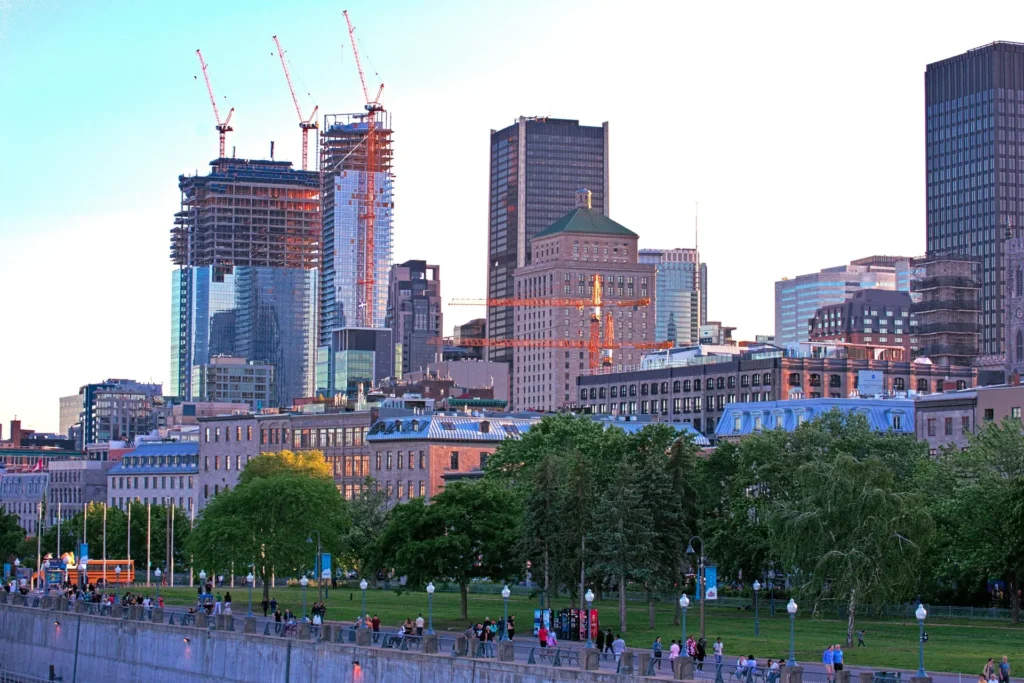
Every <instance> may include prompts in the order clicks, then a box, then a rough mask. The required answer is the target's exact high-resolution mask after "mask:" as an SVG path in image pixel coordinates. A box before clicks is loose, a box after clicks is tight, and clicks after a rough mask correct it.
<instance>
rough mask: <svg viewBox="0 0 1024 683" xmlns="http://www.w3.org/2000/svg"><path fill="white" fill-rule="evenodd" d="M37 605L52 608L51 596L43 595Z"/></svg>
mask: <svg viewBox="0 0 1024 683" xmlns="http://www.w3.org/2000/svg"><path fill="white" fill-rule="evenodd" d="M39 606H40V607H42V608H43V609H53V598H51V597H50V596H49V595H44V596H43V600H42V602H41V603H40V605H39Z"/></svg>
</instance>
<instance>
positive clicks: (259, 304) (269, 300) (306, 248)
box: [170, 159, 320, 406]
mask: <svg viewBox="0 0 1024 683" xmlns="http://www.w3.org/2000/svg"><path fill="white" fill-rule="evenodd" d="M210 166H211V171H210V173H209V174H208V175H205V176H200V175H194V176H184V175H183V176H179V178H178V187H179V189H180V190H181V210H180V211H179V212H178V213H177V214H176V215H175V221H174V227H173V228H172V230H171V260H172V262H173V263H174V265H175V266H177V269H176V270H175V271H174V272H173V274H172V305H171V321H172V335H171V337H172V341H171V385H170V393H171V394H172V395H174V396H180V397H181V398H185V399H190V398H192V367H193V366H195V365H205V364H208V363H209V362H210V359H211V358H213V357H214V356H217V355H228V356H240V357H242V358H245V359H246V360H251V361H259V362H261V363H269V364H272V365H273V366H274V369H275V396H274V401H273V403H274V404H275V405H282V406H290V405H291V402H292V400H293V399H295V398H297V397H299V396H308V395H310V393H311V392H312V379H313V357H314V350H315V348H316V341H315V334H316V315H315V311H316V300H315V296H314V294H315V292H316V280H315V277H316V269H317V268H318V267H319V266H320V261H319V237H320V205H319V202H318V201H317V199H318V196H319V185H320V179H319V175H318V174H317V173H315V172H312V171H299V170H294V169H292V165H291V163H290V162H283V161H258V160H248V159H217V160H215V161H212V162H210Z"/></svg>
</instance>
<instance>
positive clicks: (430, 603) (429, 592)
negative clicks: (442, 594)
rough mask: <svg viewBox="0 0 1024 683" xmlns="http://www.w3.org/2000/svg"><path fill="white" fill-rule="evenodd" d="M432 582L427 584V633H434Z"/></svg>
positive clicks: (433, 589) (429, 634)
mask: <svg viewBox="0 0 1024 683" xmlns="http://www.w3.org/2000/svg"><path fill="white" fill-rule="evenodd" d="M435 590H437V589H436V588H434V582H433V581H431V582H430V583H428V584H427V635H428V636H432V635H434V591H435Z"/></svg>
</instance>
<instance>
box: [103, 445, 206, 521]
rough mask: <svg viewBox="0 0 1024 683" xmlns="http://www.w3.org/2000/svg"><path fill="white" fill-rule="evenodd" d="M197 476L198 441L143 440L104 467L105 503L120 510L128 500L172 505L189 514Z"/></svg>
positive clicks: (193, 507)
mask: <svg viewBox="0 0 1024 683" xmlns="http://www.w3.org/2000/svg"><path fill="white" fill-rule="evenodd" d="M198 480H199V444H197V443H192V442H174V441H167V442H162V443H148V444H143V445H142V446H139V447H138V448H136V449H135V450H134V451H132V452H131V453H129V454H127V455H125V456H124V457H123V458H121V459H120V460H118V461H117V462H116V463H114V465H113V466H112V467H111V468H110V469H109V470H107V505H109V506H110V507H116V508H120V509H122V510H124V509H126V508H127V505H128V504H129V503H131V502H132V501H134V502H136V503H143V504H146V503H151V504H153V505H174V506H175V507H177V508H178V509H180V510H183V511H184V512H185V513H187V514H188V515H189V516H190V517H191V516H192V515H193V514H194V512H195V511H196V510H197V507H196V501H197V489H196V485H197V483H198Z"/></svg>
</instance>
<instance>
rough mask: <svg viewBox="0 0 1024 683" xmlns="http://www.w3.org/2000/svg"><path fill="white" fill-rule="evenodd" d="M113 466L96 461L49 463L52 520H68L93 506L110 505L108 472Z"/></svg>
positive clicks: (57, 461) (48, 502) (49, 500)
mask: <svg viewBox="0 0 1024 683" xmlns="http://www.w3.org/2000/svg"><path fill="white" fill-rule="evenodd" d="M113 466H114V463H113V462H111V461H109V460H107V461H105V462H101V461H97V460H54V461H53V462H51V463H50V487H49V492H48V494H47V497H46V500H47V505H48V508H49V512H50V514H49V518H50V519H54V518H55V517H56V515H57V511H58V504H60V508H59V509H60V516H61V518H62V519H64V520H65V521H66V520H69V519H71V518H72V517H74V516H75V515H77V514H79V513H80V512H84V511H85V506H86V505H89V504H90V503H105V502H106V501H107V471H108V470H109V469H110V468H111V467H113Z"/></svg>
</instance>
